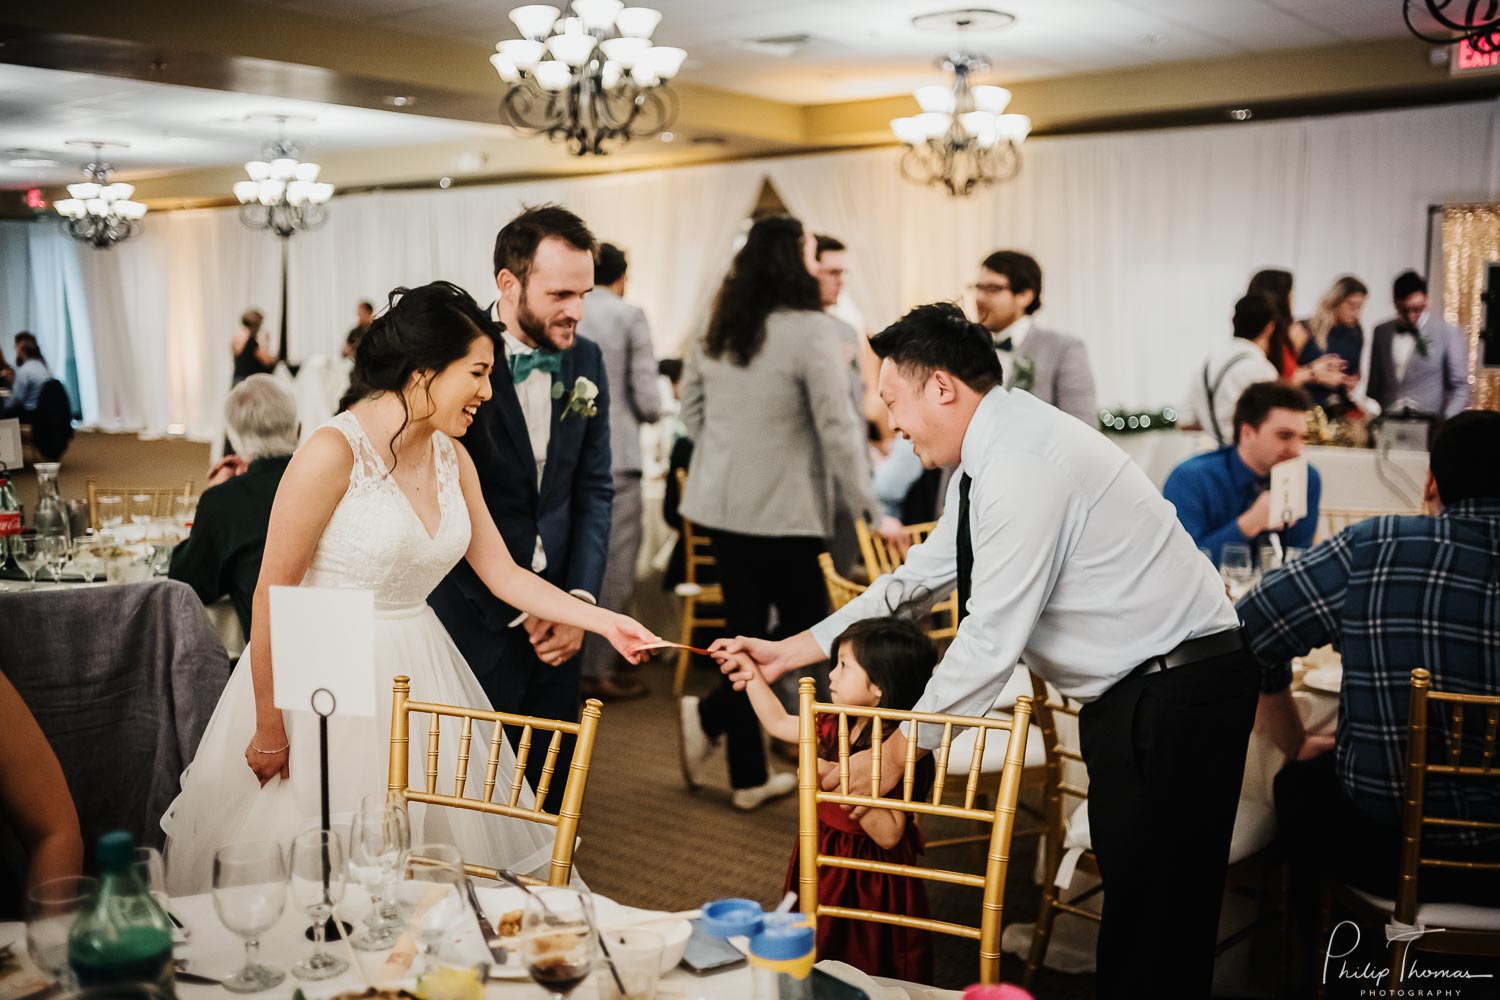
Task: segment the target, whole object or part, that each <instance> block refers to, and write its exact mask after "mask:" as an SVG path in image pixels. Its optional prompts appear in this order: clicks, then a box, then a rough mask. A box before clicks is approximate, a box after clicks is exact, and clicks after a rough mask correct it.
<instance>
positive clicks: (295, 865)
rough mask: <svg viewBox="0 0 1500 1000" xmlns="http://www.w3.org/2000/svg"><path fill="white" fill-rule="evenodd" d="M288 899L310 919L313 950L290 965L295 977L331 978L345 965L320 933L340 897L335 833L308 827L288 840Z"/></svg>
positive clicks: (339, 845) (340, 860)
mask: <svg viewBox="0 0 1500 1000" xmlns="http://www.w3.org/2000/svg"><path fill="white" fill-rule="evenodd" d="M288 867H290V868H291V872H292V882H291V885H292V901H293V902H294V903H296V904H297V905H298V906H300V907H302V909H303V911H304V912H305V913H306V914H307V916H308V919H309V920H311V921H312V929H313V953H312V954H311V955H309V956H308V957H307V958H305V959H303V960H302V961H300V962H298V963H297V964H296V965H294V966H292V975H294V976H296V977H297V978H298V979H331V978H332V977H334V976H336V975H338V974H339V973H341V972H344V971H345V970H347V969H348V968H349V963H348V961H346V960H345V959H343V958H340V957H339V956H337V955H334V954H331V953H330V952H329V951H328V949H326V948H325V947H324V946H323V935H324V933H325V932H326V930H327V926H328V918H329V917H331V916H333V910H334V907H335V906H337V905H338V903H339V900H341V899H343V898H344V885H345V869H344V845H343V842H342V841H341V840H339V836H338V834H336V833H333V832H332V831H328V830H308V831H306V832H304V833H300V834H298V835H297V837H296V839H294V840H293V841H292V854H291V861H290V864H289V866H288Z"/></svg>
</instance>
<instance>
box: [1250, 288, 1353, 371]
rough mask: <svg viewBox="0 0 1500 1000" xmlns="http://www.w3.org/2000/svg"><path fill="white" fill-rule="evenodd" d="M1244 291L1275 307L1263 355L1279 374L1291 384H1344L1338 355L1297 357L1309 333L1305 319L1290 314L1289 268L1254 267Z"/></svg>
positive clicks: (1309, 337)
mask: <svg viewBox="0 0 1500 1000" xmlns="http://www.w3.org/2000/svg"><path fill="white" fill-rule="evenodd" d="M1245 291H1246V293H1247V294H1255V293H1259V294H1261V295H1264V296H1265V297H1266V298H1267V299H1269V300H1270V302H1271V305H1272V306H1273V307H1274V308H1275V310H1276V328H1275V329H1274V330H1272V331H1271V345H1270V347H1269V348H1267V350H1266V356H1267V357H1269V358H1270V359H1271V364H1273V365H1275V366H1276V370H1277V371H1278V372H1280V373H1281V377H1282V378H1284V379H1286V380H1287V381H1288V382H1291V383H1292V384H1293V385H1300V386H1306V385H1308V384H1309V383H1312V384H1314V385H1320V386H1323V387H1325V388H1328V389H1332V388H1335V387H1337V386H1340V385H1342V384H1343V381H1344V372H1343V362H1342V361H1341V360H1340V359H1339V358H1338V357H1337V356H1328V355H1324V356H1321V357H1318V358H1314V359H1313V360H1312V361H1310V362H1308V363H1302V362H1301V361H1299V358H1300V357H1301V355H1302V351H1303V348H1304V347H1306V345H1307V342H1308V341H1309V340H1310V339H1312V334H1311V333H1310V332H1309V331H1308V329H1307V324H1306V323H1303V322H1302V321H1301V320H1298V319H1294V318H1293V317H1292V272H1290V271H1283V270H1281V269H1279V268H1266V269H1265V270H1263V271H1256V272H1255V274H1254V276H1253V277H1251V279H1250V287H1249V288H1247V289H1246V290H1245Z"/></svg>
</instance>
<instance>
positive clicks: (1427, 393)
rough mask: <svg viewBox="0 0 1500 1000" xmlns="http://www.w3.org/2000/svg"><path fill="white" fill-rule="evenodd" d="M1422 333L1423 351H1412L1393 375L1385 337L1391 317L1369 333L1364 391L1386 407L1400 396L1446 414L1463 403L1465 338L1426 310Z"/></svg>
mask: <svg viewBox="0 0 1500 1000" xmlns="http://www.w3.org/2000/svg"><path fill="white" fill-rule="evenodd" d="M1422 333H1423V334H1425V335H1426V337H1427V338H1428V340H1429V342H1430V346H1429V347H1428V350H1427V356H1426V357H1425V358H1424V357H1423V356H1422V355H1421V354H1420V353H1419V352H1418V351H1415V350H1414V351H1412V355H1411V360H1410V361H1409V362H1407V365H1406V377H1405V378H1402V379H1398V378H1397V377H1396V362H1395V359H1394V358H1393V357H1392V356H1391V342H1392V341H1393V340H1394V339H1395V336H1396V321H1395V320H1393V319H1392V320H1387V321H1386V322H1384V323H1381V324H1380V325H1379V326H1377V327H1376V328H1375V331H1374V333H1372V334H1371V335H1370V381H1369V383H1368V385H1367V387H1366V392H1367V393H1368V394H1369V396H1370V398H1371V399H1373V400H1375V402H1377V403H1379V404H1380V407H1381V409H1383V410H1385V409H1390V408H1391V407H1393V406H1395V405H1396V404H1397V403H1399V402H1401V400H1403V399H1408V400H1410V401H1411V403H1412V405H1413V406H1414V407H1415V408H1416V409H1418V410H1421V411H1422V412H1423V413H1431V414H1434V415H1438V416H1443V417H1451V416H1453V414H1455V413H1458V412H1459V411H1461V410H1462V409H1463V408H1464V407H1466V406H1468V405H1469V342H1468V339H1467V338H1466V337H1465V336H1464V332H1463V331H1462V330H1460V329H1459V328H1458V327H1456V326H1453V325H1452V324H1451V323H1447V322H1445V321H1444V320H1442V319H1440V318H1439V317H1437V316H1429V317H1428V319H1427V325H1426V327H1424V328H1423V330H1422Z"/></svg>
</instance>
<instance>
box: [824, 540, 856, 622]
mask: <svg viewBox="0 0 1500 1000" xmlns="http://www.w3.org/2000/svg"><path fill="white" fill-rule="evenodd" d="M818 565H819V566H821V567H823V586H824V587H826V588H828V603H829V604H831V605H833V610H835V611H837V610H839V609H840V608H842V607H843V606H844V605H846V604H848V603H849V602H850V601H852V600H854V599H855V598H856V597H858V596H859V595H860V594H863V593H864V592H865V589H866V588H865V585H864V584H862V583H855V582H854V581H853V580H851V579H849V578H848V577H846V576H840V575H839V571H838V570H836V569H834V568H833V556H831V555H829V554H828V553H827V552H820V553H818Z"/></svg>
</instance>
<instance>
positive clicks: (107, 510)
mask: <svg viewBox="0 0 1500 1000" xmlns="http://www.w3.org/2000/svg"><path fill="white" fill-rule="evenodd" d="M96 503H97V505H98V507H99V527H100V528H102V529H104V530H105V531H113V530H114V529H116V528H118V527H119V526H120V525H122V524H124V523H125V498H124V497H122V496H119V495H117V494H114V493H105V494H102V495H101V496H100V497H99V498H98V500H97V501H96Z"/></svg>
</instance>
